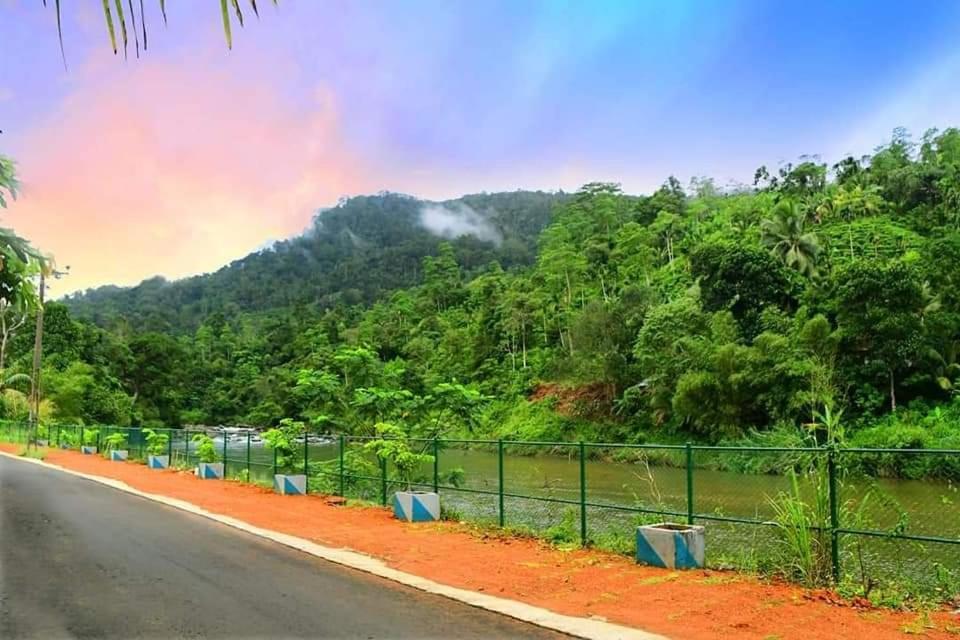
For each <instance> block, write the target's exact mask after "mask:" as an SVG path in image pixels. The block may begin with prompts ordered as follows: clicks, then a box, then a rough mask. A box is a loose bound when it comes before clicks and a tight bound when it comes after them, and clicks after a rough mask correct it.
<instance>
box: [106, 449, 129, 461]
mask: <svg viewBox="0 0 960 640" xmlns="http://www.w3.org/2000/svg"><path fill="white" fill-rule="evenodd" d="M110 459H111V460H113V461H114V462H126V460H127V451H126V450H125V449H114V450H113V451H111V452H110Z"/></svg>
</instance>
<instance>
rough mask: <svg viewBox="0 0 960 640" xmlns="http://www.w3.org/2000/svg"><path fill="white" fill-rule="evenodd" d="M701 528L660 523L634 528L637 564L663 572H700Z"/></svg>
mask: <svg viewBox="0 0 960 640" xmlns="http://www.w3.org/2000/svg"><path fill="white" fill-rule="evenodd" d="M705 547H706V542H705V538H704V530H703V527H701V526H697V525H688V524H672V523H669V522H663V523H660V524H652V525H647V526H644V527H637V563H639V564H649V565H653V566H654V567H663V568H665V569H702V568H703V566H704V561H705V555H706V554H705Z"/></svg>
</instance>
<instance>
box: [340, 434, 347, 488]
mask: <svg viewBox="0 0 960 640" xmlns="http://www.w3.org/2000/svg"><path fill="white" fill-rule="evenodd" d="M344 440H345V438H344V437H343V434H342V433H341V434H340V497H341V498H346V497H347V496H346V495H345V494H344V492H343V490H344V485H343V447H344Z"/></svg>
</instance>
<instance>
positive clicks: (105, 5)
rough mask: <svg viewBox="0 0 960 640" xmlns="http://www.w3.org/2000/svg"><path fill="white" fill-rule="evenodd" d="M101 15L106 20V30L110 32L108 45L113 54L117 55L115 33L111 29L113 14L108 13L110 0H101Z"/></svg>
mask: <svg viewBox="0 0 960 640" xmlns="http://www.w3.org/2000/svg"><path fill="white" fill-rule="evenodd" d="M103 17H104V18H105V19H106V21H107V31H109V32H110V45H111V46H112V47H113V55H117V34H116V33H115V32H114V30H113V16H112V15H111V14H110V0H103Z"/></svg>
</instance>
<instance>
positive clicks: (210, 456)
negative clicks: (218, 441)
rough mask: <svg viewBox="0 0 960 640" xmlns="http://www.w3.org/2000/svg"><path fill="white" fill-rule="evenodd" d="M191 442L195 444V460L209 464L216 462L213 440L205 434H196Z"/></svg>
mask: <svg viewBox="0 0 960 640" xmlns="http://www.w3.org/2000/svg"><path fill="white" fill-rule="evenodd" d="M191 440H192V441H193V442H195V443H196V444H197V458H198V459H199V460H200V462H205V463H208V464H209V463H212V462H216V461H217V448H216V447H215V446H214V444H213V438H211V437H210V436H208V435H207V434H205V433H197V434H194V436H193V438H191Z"/></svg>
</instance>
